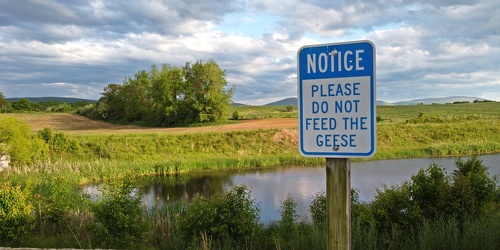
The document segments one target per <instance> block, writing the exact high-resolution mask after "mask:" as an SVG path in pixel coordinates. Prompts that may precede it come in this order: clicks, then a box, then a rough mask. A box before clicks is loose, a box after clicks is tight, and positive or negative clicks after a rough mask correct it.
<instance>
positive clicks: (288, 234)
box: [278, 196, 299, 242]
mask: <svg viewBox="0 0 500 250" xmlns="http://www.w3.org/2000/svg"><path fill="white" fill-rule="evenodd" d="M298 217H299V215H298V214H297V202H295V201H294V200H293V199H292V197H290V196H287V197H286V199H285V201H283V202H282V203H281V220H280V221H279V222H278V224H279V230H280V231H279V235H280V236H281V239H282V240H284V241H285V242H286V241H290V240H291V239H293V238H294V237H295V236H296V233H297V225H296V224H295V220H296V219H297V218H298Z"/></svg>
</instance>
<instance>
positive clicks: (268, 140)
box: [3, 103, 500, 183]
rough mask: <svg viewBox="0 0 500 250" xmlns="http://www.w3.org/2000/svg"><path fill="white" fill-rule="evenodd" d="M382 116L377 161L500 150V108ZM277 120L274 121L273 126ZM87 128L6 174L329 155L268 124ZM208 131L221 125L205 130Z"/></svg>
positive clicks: (96, 173)
mask: <svg viewBox="0 0 500 250" xmlns="http://www.w3.org/2000/svg"><path fill="white" fill-rule="evenodd" d="M231 110H234V111H238V112H240V113H241V114H243V116H250V115H251V114H255V116H256V117H258V118H264V117H274V116H279V115H281V114H282V113H287V114H292V115H293V112H296V111H292V112H286V107H253V106H243V107H231ZM9 115H11V114H9ZM12 115H14V116H16V117H18V118H19V119H22V120H25V121H27V122H28V124H30V125H31V124H32V123H33V122H35V121H36V122H35V124H36V126H37V127H40V126H41V123H40V121H44V122H45V123H50V122H53V123H57V122H58V121H48V120H46V119H45V120H44V116H46V115H44V114H12ZM295 115H296V113H295ZM378 116H381V117H382V120H383V121H381V122H379V123H377V153H376V154H375V155H374V157H372V158H371V159H374V160H376V159H394V158H415V157H440V156H441V157H443V156H457V155H473V154H488V153H498V152H500V103H471V104H447V105H414V106H383V107H379V108H378ZM384 117H385V118H384ZM389 117H390V118H389ZM34 118H35V119H34ZM66 118H67V117H66ZM70 118H71V117H70ZM71 119H73V118H71ZM258 121H260V120H258ZM278 121H279V119H278V120H272V123H278ZM88 123H89V124H86V122H85V120H82V121H81V122H80V123H71V124H78V129H81V128H82V127H85V126H89V127H91V128H92V131H93V132H92V133H87V132H83V131H88V130H85V129H82V130H75V131H72V133H70V134H68V136H69V137H71V138H72V139H75V140H76V141H78V142H79V145H80V147H81V151H79V153H77V154H70V153H67V152H66V153H65V152H63V153H53V154H52V155H51V158H50V161H49V162H41V163H38V164H35V165H33V166H30V167H25V166H18V167H16V166H14V167H12V168H11V169H9V170H8V171H6V172H5V173H4V174H3V175H4V176H8V178H13V179H20V180H22V179H23V177H22V176H26V175H28V174H29V175H31V176H39V177H40V178H48V177H51V176H52V177H53V176H55V177H63V178H66V179H67V180H70V181H71V182H73V183H86V182H92V181H101V180H108V179H112V178H122V177H124V176H130V175H137V176H144V175H158V174H159V175H165V174H170V173H183V172H188V171H200V170H220V169H238V168H248V167H251V168H254V167H272V166H276V165H283V164H294V165H315V166H317V165H321V164H323V162H324V159H322V158H306V157H303V156H302V155H300V154H299V152H298V149H297V147H298V131H297V129H296V128H270V129H256V128H255V127H256V126H257V127H259V126H262V125H261V123H258V124H257V125H254V126H253V127H252V126H249V127H248V128H245V129H243V130H222V131H220V132H216V131H213V130H207V131H205V132H192V130H191V128H175V129H176V130H175V132H169V131H170V130H168V129H167V130H157V129H156V128H144V127H142V128H140V131H141V132H140V133H139V132H136V131H137V130H136V129H137V126H134V127H133V128H134V129H132V130H128V129H126V128H123V127H122V126H119V128H120V131H119V133H116V134H113V133H112V132H113V131H114V130H112V129H111V130H110V129H109V128H108V127H105V128H104V129H103V130H100V129H99V126H103V125H102V122H99V123H97V125H96V122H95V121H90V122H88ZM104 124H105V123H104ZM66 126H76V125H66ZM110 126H115V125H110ZM238 126H240V125H237V124H236V125H235V127H238ZM56 127H57V126H56ZM111 128H113V127H111ZM206 128H214V127H205V128H201V129H206ZM69 129H71V128H69ZM149 129H151V130H149ZM195 129H198V128H195ZM63 131H64V130H63ZM79 131H81V132H79ZM110 131H111V133H110ZM182 131H185V132H182ZM188 131H189V132H188ZM195 131H198V130H195ZM353 160H359V159H353Z"/></svg>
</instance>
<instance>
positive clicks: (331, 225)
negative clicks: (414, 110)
mask: <svg viewBox="0 0 500 250" xmlns="http://www.w3.org/2000/svg"><path fill="white" fill-rule="evenodd" d="M326 222H327V224H328V232H327V233H328V235H327V236H328V237H327V241H328V242H327V249H328V250H333V249H335V250H341V249H342V250H350V249H351V160H350V159H349V158H326Z"/></svg>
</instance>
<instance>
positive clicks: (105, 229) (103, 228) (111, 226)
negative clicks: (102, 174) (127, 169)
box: [92, 181, 145, 248]
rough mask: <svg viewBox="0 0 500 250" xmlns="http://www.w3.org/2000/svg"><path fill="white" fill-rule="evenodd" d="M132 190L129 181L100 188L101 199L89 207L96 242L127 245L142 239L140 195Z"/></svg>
mask: <svg viewBox="0 0 500 250" xmlns="http://www.w3.org/2000/svg"><path fill="white" fill-rule="evenodd" d="M134 191H135V190H133V188H132V185H131V182H130V181H124V182H123V183H121V184H119V185H117V186H115V187H113V188H111V187H106V188H104V189H103V190H102V192H103V194H102V197H101V199H100V200H99V201H98V202H97V203H95V204H94V206H93V207H92V211H93V212H94V217H95V225H94V228H93V231H94V233H95V237H96V238H95V243H96V245H99V246H104V247H118V248H131V247H133V246H134V245H135V244H136V243H137V241H139V240H140V239H142V236H143V233H144V231H145V223H144V222H143V220H142V205H141V197H140V195H138V194H137V193H136V192H134Z"/></svg>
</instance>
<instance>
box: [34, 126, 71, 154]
mask: <svg viewBox="0 0 500 250" xmlns="http://www.w3.org/2000/svg"><path fill="white" fill-rule="evenodd" d="M37 135H38V138H40V139H42V140H44V141H45V143H47V144H48V145H49V149H50V150H51V151H52V152H54V153H61V152H68V153H71V154H77V153H79V152H81V147H80V144H79V143H78V141H77V140H75V139H72V138H69V137H68V136H66V135H65V134H63V133H53V132H52V130H51V129H50V128H44V129H42V130H39V131H38V133H37Z"/></svg>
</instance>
